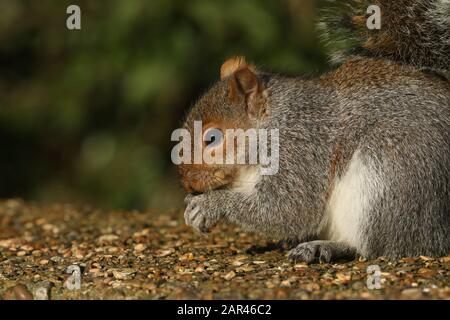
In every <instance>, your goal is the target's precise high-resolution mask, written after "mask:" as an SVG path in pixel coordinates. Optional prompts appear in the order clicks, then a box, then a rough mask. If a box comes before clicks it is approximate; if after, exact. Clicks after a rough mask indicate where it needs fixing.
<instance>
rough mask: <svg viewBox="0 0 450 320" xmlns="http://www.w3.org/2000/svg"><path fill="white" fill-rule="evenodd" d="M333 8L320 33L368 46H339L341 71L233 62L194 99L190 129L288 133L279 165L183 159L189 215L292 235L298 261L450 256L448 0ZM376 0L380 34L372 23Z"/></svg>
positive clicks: (207, 222)
mask: <svg viewBox="0 0 450 320" xmlns="http://www.w3.org/2000/svg"><path fill="white" fill-rule="evenodd" d="M332 2H335V1H332ZM335 3H336V5H338V6H340V7H339V10H337V11H333V10H330V12H332V14H331V17H327V16H325V17H324V20H325V22H322V23H321V27H322V28H323V29H327V30H328V31H324V32H325V34H326V35H327V36H328V37H330V38H333V35H336V34H338V35H339V34H347V35H350V34H352V35H354V38H355V39H358V42H359V43H360V45H359V46H358V47H357V48H352V49H351V50H350V51H347V52H346V53H345V54H343V53H342V52H340V53H339V54H338V55H337V56H338V57H339V59H340V60H341V61H340V62H341V63H342V64H341V65H340V66H339V67H338V68H337V69H335V70H333V71H331V72H329V73H327V74H324V75H322V76H321V77H318V78H315V79H302V78H288V77H283V76H279V75H275V74H270V73H267V72H263V71H260V70H258V69H257V68H256V67H255V66H254V65H251V64H248V63H246V62H245V59H244V58H232V59H229V60H227V61H226V62H225V63H224V64H223V65H222V68H221V80H220V81H218V82H217V83H215V84H214V85H213V86H212V87H211V88H210V89H209V90H208V91H207V92H206V94H204V95H203V96H202V97H201V98H200V99H199V101H198V102H197V103H196V104H195V105H194V106H193V108H192V109H191V111H190V112H189V114H188V116H187V118H186V121H185V125H184V127H185V128H186V129H187V130H189V131H192V130H193V127H194V121H197V120H198V121H202V123H203V125H204V127H203V130H207V129H208V128H211V127H212V128H215V129H216V130H219V131H220V132H224V131H225V130H226V129H228V128H242V129H244V130H245V129H249V128H258V129H260V128H264V129H271V128H277V129H279V136H280V137H279V141H280V144H279V172H278V173H277V174H274V175H261V174H260V172H259V168H258V165H250V164H249V165H245V164H239V165H238V164H235V165H230V164H204V163H202V164H181V165H179V166H178V167H179V171H180V173H181V177H182V183H183V185H184V187H185V189H186V191H187V192H188V193H189V194H188V195H187V197H186V200H185V202H186V204H187V207H186V210H185V213H184V216H185V220H186V223H187V224H188V225H190V226H192V227H193V228H195V229H197V230H199V231H201V232H207V231H208V230H209V229H210V228H211V227H213V226H214V225H216V224H217V223H218V222H219V221H220V220H222V219H223V220H226V221H228V222H231V223H234V224H236V225H238V226H240V227H241V228H243V229H244V230H247V231H250V232H257V233H259V234H261V235H263V236H266V237H268V238H272V239H279V240H285V241H288V242H291V243H294V244H295V246H294V247H293V248H292V250H290V251H289V256H290V257H291V258H292V259H294V260H296V261H305V262H308V263H310V262H315V261H320V262H330V261H332V260H336V259H341V258H353V257H354V256H355V255H361V256H363V257H366V258H375V257H379V256H385V257H389V258H392V259H394V258H400V257H407V256H418V255H429V256H441V255H445V254H448V253H449V252H450V82H449V80H448V79H447V78H446V75H447V74H448V71H449V69H450V68H449V65H450V63H449V59H450V2H449V1H448V0H400V1H398V0H396V1H392V0H373V1H364V0H363V1H361V0H358V1H356V0H355V1H347V2H346V4H345V5H343V4H342V3H339V2H335ZM370 4H376V5H378V6H379V7H380V8H381V12H382V26H381V29H380V30H367V29H366V26H365V18H366V17H367V16H366V15H365V13H366V8H367V6H368V5H370ZM342 9H344V13H343V15H341V14H340V12H342ZM345 10H349V11H345ZM330 30H331V31H330ZM343 57H344V58H343ZM208 141H209V140H208ZM208 141H202V142H201V143H203V144H204V145H203V147H204V148H208V147H209V144H208ZM194 143H195V142H194ZM223 143H225V142H224V141H223V140H218V141H215V143H214V145H217V144H219V145H220V144H223ZM242 182H244V183H242Z"/></svg>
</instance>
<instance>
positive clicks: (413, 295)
mask: <svg viewBox="0 0 450 320" xmlns="http://www.w3.org/2000/svg"><path fill="white" fill-rule="evenodd" d="M400 295H401V298H403V299H411V300H417V299H421V298H422V297H423V294H422V289H420V288H408V289H405V290H403V291H402V293H401V294H400Z"/></svg>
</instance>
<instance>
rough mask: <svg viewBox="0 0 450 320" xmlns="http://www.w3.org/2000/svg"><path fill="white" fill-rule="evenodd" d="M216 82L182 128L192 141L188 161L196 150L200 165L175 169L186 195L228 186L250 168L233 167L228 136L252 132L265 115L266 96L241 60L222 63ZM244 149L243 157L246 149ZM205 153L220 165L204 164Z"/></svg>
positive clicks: (231, 140) (258, 79) (254, 72)
mask: <svg viewBox="0 0 450 320" xmlns="http://www.w3.org/2000/svg"><path fill="white" fill-rule="evenodd" d="M220 78H221V79H220V81H218V82H217V83H215V84H214V85H213V86H212V87H211V88H210V89H209V90H208V91H207V92H206V93H205V94H204V95H203V96H202V97H201V98H200V99H199V100H198V101H197V103H196V104H195V105H194V106H193V108H192V109H191V110H190V112H189V114H188V116H187V118H186V121H185V123H184V128H185V129H187V130H188V131H189V133H190V136H191V137H194V138H193V139H191V153H192V157H191V159H193V160H194V158H195V155H194V152H195V150H196V149H197V151H198V150H201V151H200V152H201V155H200V158H201V162H200V163H199V162H198V161H192V162H191V164H186V163H183V164H180V165H179V166H178V168H179V172H180V173H181V176H182V184H183V187H184V188H185V190H186V191H187V192H190V193H191V192H199V193H203V192H206V191H209V190H214V189H217V188H223V187H226V186H229V185H232V184H233V183H234V182H235V179H236V177H237V176H238V175H239V174H240V173H242V170H246V169H248V168H249V166H250V165H246V164H236V163H237V162H236V157H237V151H238V148H239V145H238V144H237V143H236V141H235V140H236V136H235V135H230V134H228V133H229V132H231V131H232V130H234V132H236V131H235V130H238V129H241V130H244V131H246V130H247V129H250V128H254V129H256V128H257V126H258V122H259V121H260V120H262V119H263V118H264V116H265V115H266V112H267V110H266V109H267V108H266V96H267V93H266V90H265V88H264V87H263V82H262V80H261V76H260V75H259V74H258V71H257V70H256V68H255V67H254V65H252V64H247V63H246V62H245V59H244V58H242V57H236V58H231V59H229V60H227V61H225V62H224V63H223V65H222V67H221V69H220ZM200 122H201V123H200ZM229 129H232V130H229ZM196 136H197V139H196V138H195V137H196ZM230 146H233V147H232V148H230ZM200 147H201V148H200ZM230 149H233V151H232V152H230ZM245 149H246V151H245V152H246V156H247V155H248V148H245ZM205 153H206V154H208V155H210V156H211V157H216V159H219V158H220V159H223V161H222V163H220V161H219V162H217V161H216V162H211V161H210V162H206V161H205V159H204V157H203V154H205ZM230 154H232V155H231V158H229V159H228V158H227V157H229V156H230ZM197 159H199V158H197ZM227 159H228V160H230V159H233V161H228V160H227Z"/></svg>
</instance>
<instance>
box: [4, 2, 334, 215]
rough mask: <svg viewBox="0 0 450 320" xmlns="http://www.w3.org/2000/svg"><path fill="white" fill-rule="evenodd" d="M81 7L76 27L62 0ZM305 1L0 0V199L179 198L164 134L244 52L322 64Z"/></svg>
mask: <svg viewBox="0 0 450 320" xmlns="http://www.w3.org/2000/svg"><path fill="white" fill-rule="evenodd" d="M70 4H77V5H79V6H80V7H81V13H82V15H81V25H82V29H81V30H79V31H70V30H68V29H67V28H66V19H67V17H68V15H67V14H66V8H67V6H68V5H70ZM321 5H322V3H321V2H320V1H313V0H266V1H263V0H213V1H211V0H209V1H208V0H189V1H182V0H110V1H88V0H86V1H62V0H40V1H35V0H28V1H26V0H23V1H20V0H0V139H1V140H0V141H1V149H0V198H9V197H21V198H24V199H26V200H33V201H37V202H71V203H80V204H83V203H88V204H92V205H95V206H99V207H102V208H120V209H130V208H133V209H150V208H154V209H159V210H166V209H169V208H174V207H177V206H180V205H181V201H180V200H181V199H182V195H183V192H182V189H181V187H180V184H179V182H178V178H177V174H176V170H175V168H174V166H173V165H172V164H171V161H170V149H171V147H172V146H173V143H171V142H170V134H171V132H172V130H173V129H175V128H177V127H179V125H180V123H181V120H182V118H183V116H184V114H185V112H186V110H188V109H189V107H190V106H191V105H192V103H193V102H194V101H195V99H196V98H198V97H199V95H201V93H202V92H203V91H204V90H206V89H207V88H208V86H210V85H211V83H212V82H213V81H215V80H216V79H218V74H219V68H220V65H221V63H222V62H223V61H224V60H225V59H226V58H228V57H230V56H233V55H245V56H246V57H247V60H249V61H254V62H255V63H256V64H257V65H258V66H260V67H261V68H264V69H266V70H270V71H273V72H277V73H283V74H287V75H311V74H315V73H319V72H321V71H324V70H325V69H326V68H327V58H326V54H325V50H324V48H323V46H321V44H320V41H319V39H318V36H317V33H316V32H315V30H314V17H315V16H316V14H317V8H318V7H320V6H321Z"/></svg>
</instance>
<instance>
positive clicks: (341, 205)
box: [322, 151, 382, 252]
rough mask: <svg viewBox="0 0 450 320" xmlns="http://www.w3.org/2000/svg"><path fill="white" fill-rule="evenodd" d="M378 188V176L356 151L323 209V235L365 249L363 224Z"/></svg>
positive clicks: (360, 249)
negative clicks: (324, 212) (324, 210)
mask: <svg viewBox="0 0 450 320" xmlns="http://www.w3.org/2000/svg"><path fill="white" fill-rule="evenodd" d="M381 190H382V183H381V179H380V178H379V175H377V173H376V172H375V170H374V168H371V166H370V164H367V163H363V162H362V161H361V158H360V153H359V151H357V152H355V154H354V155H353V157H352V159H351V161H350V163H349V166H348V169H347V171H346V172H345V174H344V175H343V176H342V178H341V179H338V180H337V181H336V182H335V184H334V188H333V191H332V193H331V196H330V198H329V201H328V204H327V208H326V214H325V219H324V223H323V226H324V228H323V232H322V235H323V237H324V238H325V239H327V240H332V241H341V242H345V243H347V244H348V245H350V246H353V247H355V248H357V249H358V250H359V251H360V252H365V241H364V234H363V232H364V231H363V230H364V229H365V228H363V226H364V224H365V223H367V221H368V219H367V217H368V215H369V214H370V213H369V211H370V210H371V206H372V205H373V204H374V202H375V201H376V199H377V197H378V195H379V194H380V192H381Z"/></svg>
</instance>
